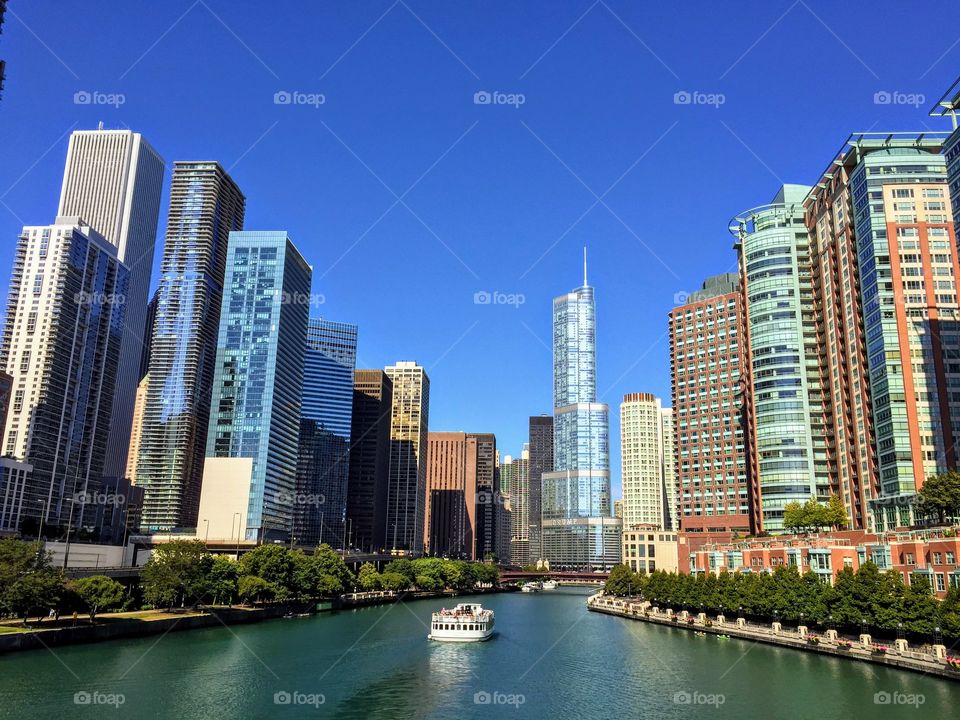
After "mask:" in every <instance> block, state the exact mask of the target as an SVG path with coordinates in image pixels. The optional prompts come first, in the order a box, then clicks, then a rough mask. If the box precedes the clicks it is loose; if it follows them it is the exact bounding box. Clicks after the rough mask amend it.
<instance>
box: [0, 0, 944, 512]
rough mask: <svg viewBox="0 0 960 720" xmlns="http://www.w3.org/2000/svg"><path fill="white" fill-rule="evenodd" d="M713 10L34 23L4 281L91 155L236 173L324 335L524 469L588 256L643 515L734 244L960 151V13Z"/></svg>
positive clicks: (23, 67) (624, 5)
mask: <svg viewBox="0 0 960 720" xmlns="http://www.w3.org/2000/svg"><path fill="white" fill-rule="evenodd" d="M719 5H720V4H718V3H713V2H687V3H682V4H674V3H639V2H623V1H618V0H601V1H598V2H593V0H576V1H574V0H569V1H564V2H523V3H515V2H505V1H504V2H449V1H448V2H439V1H432V0H400V1H397V2H394V1H393V0H375V1H374V0H370V1H364V0H361V1H358V2H310V3H306V2H303V3H294V2H283V1H281V0H277V1H275V2H271V3H269V4H264V3H263V2H248V1H247V0H231V1H230V2H227V1H225V0H170V1H169V2H164V3H148V2H133V1H131V2H123V3H121V2H107V1H106V0H99V1H97V0H92V1H90V2H82V3H81V2H65V1H64V2H53V1H52V0H49V1H48V0H32V1H31V2H20V1H18V0H11V2H10V6H9V9H8V12H7V22H6V27H5V28H4V33H3V35H2V36H0V57H2V58H4V59H6V60H7V82H6V90H5V92H4V97H3V100H2V101H0V138H2V140H0V203H2V204H0V235H2V236H3V237H5V238H7V241H6V242H4V243H2V244H0V268H2V271H0V272H2V273H3V274H7V273H8V268H9V266H10V260H11V253H12V248H13V246H14V241H15V238H16V236H17V233H18V231H19V229H20V227H21V226H22V225H23V224H41V223H47V222H51V221H52V220H53V215H54V213H55V211H56V201H57V197H58V193H59V189H60V177H61V173H62V168H63V161H64V157H65V152H66V143H67V136H68V134H69V131H70V130H71V129H74V128H77V129H82V128H93V127H96V124H97V122H98V121H100V120H102V121H103V122H104V124H105V126H106V127H129V128H131V129H134V130H136V131H138V132H141V133H143V134H144V136H145V137H146V138H147V139H148V140H149V141H150V143H151V144H152V145H153V146H154V147H155V148H156V149H157V150H158V151H159V152H160V154H161V155H162V156H163V157H164V158H165V159H166V161H167V162H168V164H172V162H173V161H174V160H197V159H216V160H219V161H220V162H222V163H223V164H224V165H225V166H226V167H229V168H231V170H230V172H231V174H232V175H233V177H234V178H235V180H236V181H237V183H238V184H239V185H240V187H241V188H242V189H243V191H244V192H245V193H246V196H247V222H246V226H247V228H249V229H285V230H288V231H289V232H290V234H291V236H292V237H293V238H294V241H295V242H296V243H297V245H298V247H299V248H300V250H301V251H302V252H303V254H304V255H305V256H306V257H307V259H308V260H309V261H310V262H311V263H312V265H313V267H314V280H313V285H314V292H316V293H318V294H322V295H323V297H324V300H325V302H324V304H323V305H322V306H321V307H320V308H319V311H320V313H321V314H322V315H323V316H325V317H328V318H330V319H335V320H341V321H347V322H354V323H357V324H358V325H359V326H360V347H359V362H360V363H362V365H363V366H367V367H379V366H383V365H385V364H389V363H392V362H394V361H396V360H401V359H410V360H416V361H418V362H420V363H421V364H423V365H425V366H426V367H427V368H428V371H429V374H430V377H431V380H432V397H431V407H430V426H431V428H432V429H436V430H466V431H475V432H495V433H496V434H497V437H498V440H499V445H500V448H501V452H504V453H510V454H514V455H515V454H517V453H518V452H519V450H520V446H521V444H522V442H523V441H524V440H525V436H526V424H527V416H528V415H531V414H539V413H549V412H550V410H551V352H550V348H549V343H550V337H551V328H550V308H551V299H552V298H553V297H554V296H555V295H558V294H560V293H562V292H565V291H567V290H569V289H570V288H572V287H574V286H576V285H578V284H579V282H580V273H581V268H580V263H581V248H582V246H584V245H587V246H589V253H590V282H591V284H592V285H594V286H595V287H596V290H597V313H598V365H599V387H600V394H601V400H602V401H605V402H608V403H609V404H610V406H611V438H612V442H611V455H612V458H611V460H612V462H611V464H612V472H613V477H614V479H615V480H614V495H615V496H619V447H618V445H619V440H618V437H619V427H618V425H619V424H618V421H617V416H618V406H619V401H620V399H621V397H622V395H623V394H624V393H628V392H639V391H649V392H654V393H657V394H658V395H660V396H662V397H664V398H665V399H666V403H667V404H669V395H670V366H669V357H668V347H669V344H668V339H667V337H666V334H665V332H666V327H667V325H666V316H667V313H668V312H669V310H670V308H671V307H672V306H673V303H674V298H675V296H676V295H677V294H678V293H684V292H688V291H690V290H694V289H696V288H697V287H699V284H700V283H701V282H702V280H703V278H704V277H705V276H707V275H710V274H714V273H719V272H724V271H727V270H730V269H732V268H733V266H734V263H735V255H734V253H733V251H732V250H731V238H730V236H729V234H728V232H727V229H726V228H727V221H728V220H729V218H730V217H731V216H732V215H733V214H735V213H737V212H739V211H741V210H744V209H746V208H749V207H752V206H754V205H759V204H763V203H765V202H767V201H769V200H770V199H771V198H772V196H773V195H774V193H775V191H776V189H777V187H778V185H779V184H780V183H781V182H801V183H812V182H815V181H816V179H817V176H818V174H819V173H820V172H821V171H822V170H823V169H824V168H825V167H826V165H827V164H828V163H829V161H830V160H831V159H832V156H833V154H834V153H835V152H836V151H837V150H838V149H839V147H840V145H841V143H842V142H843V141H844V140H845V139H846V137H847V136H848V135H849V134H850V133H851V132H853V131H866V130H872V131H884V130H923V129H935V130H941V129H945V127H946V126H945V123H944V122H943V121H940V120H936V119H931V118H928V117H927V114H926V111H927V109H928V107H929V106H930V105H931V104H932V103H933V102H934V101H935V100H936V99H937V98H938V97H939V96H940V94H941V92H942V91H943V90H944V89H945V88H946V87H947V86H948V85H949V84H950V83H951V82H952V81H953V80H954V78H955V77H956V76H957V75H958V74H960V42H958V40H960V39H958V38H957V37H956V33H957V28H958V27H960V22H958V21H960V6H958V5H957V4H956V3H951V2H934V3H928V4H925V5H924V6H923V9H922V10H919V9H918V8H917V7H916V6H912V5H911V4H909V3H898V2H886V1H879V2H871V3H869V4H864V3H832V2H813V1H812V0H798V1H797V2H791V1H790V0H787V1H786V2H780V1H771V2H742V3H735V4H731V7H726V8H721V7H720V6H719ZM78 92H86V93H100V95H96V96H95V99H96V100H97V101H109V100H110V99H111V98H109V97H108V96H110V95H114V96H117V95H122V100H123V102H122V103H119V102H114V104H112V105H111V104H97V103H96V102H94V103H90V104H77V103H75V101H74V97H75V94H76V93H78ZM278 92H279V93H283V92H286V93H293V92H297V93H300V95H298V96H297V101H296V102H292V103H289V104H277V103H275V101H274V98H275V95H276V93H278ZM478 92H487V93H493V92H499V93H503V95H501V96H498V99H499V100H503V101H504V102H503V103H500V102H491V103H488V104H483V103H481V104H477V103H476V102H475V94H476V93H478ZM695 92H696V93H700V94H698V95H696V96H693V95H692V93H695ZM884 92H886V93H891V95H882V94H881V95H879V96H877V93H884ZM677 93H688V94H690V95H682V94H681V95H679V96H678V95H677ZM892 93H900V95H892ZM518 94H519V95H522V104H520V102H519V101H520V99H521V98H519V97H513V98H511V97H509V96H510V95H514V96H517V95H518ZM320 95H322V96H323V97H322V99H323V102H322V103H321V102H319V100H320V98H319V96H320ZM911 95H923V96H925V97H924V98H923V101H922V102H920V99H918V98H912V97H910V96H911ZM311 96H312V97H311ZM81 97H82V96H81ZM282 97H283V96H281V98H282ZM687 98H693V101H692V102H689V103H684V102H682V100H684V99H687ZM119 99H120V98H116V97H115V98H113V100H115V101H116V100H119ZM481 99H483V96H481ZM878 99H879V102H878ZM885 99H892V102H883V101H884V100H885ZM677 100H680V101H681V102H677ZM509 101H512V102H509ZM918 104H919V107H917V105H918ZM168 185H169V173H168V178H167V186H168ZM167 186H165V188H164V208H163V210H162V211H161V229H160V234H159V236H158V239H162V237H163V226H164V224H165V217H166V200H167V197H166V195H167ZM161 252H162V250H161V243H160V242H159V240H158V248H157V253H156V264H155V271H154V283H156V277H157V269H156V268H157V267H158V266H159V260H160V257H161ZM484 291H486V292H493V291H498V292H500V293H503V294H504V296H498V297H500V298H501V299H508V297H507V296H510V295H513V296H521V297H522V300H523V302H522V304H517V303H514V304H495V303H490V304H477V303H475V301H474V297H475V294H476V293H478V292H484ZM514 299H517V298H514Z"/></svg>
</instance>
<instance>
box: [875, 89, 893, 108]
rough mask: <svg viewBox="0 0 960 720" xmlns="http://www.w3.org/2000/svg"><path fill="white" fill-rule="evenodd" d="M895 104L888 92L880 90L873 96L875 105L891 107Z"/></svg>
mask: <svg viewBox="0 0 960 720" xmlns="http://www.w3.org/2000/svg"><path fill="white" fill-rule="evenodd" d="M891 102H893V96H892V95H891V94H890V93H889V92H887V91H886V90H879V91H877V92H875V93H874V94H873V104H874V105H889V104H890V103H891Z"/></svg>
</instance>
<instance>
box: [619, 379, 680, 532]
mask: <svg viewBox="0 0 960 720" xmlns="http://www.w3.org/2000/svg"><path fill="white" fill-rule="evenodd" d="M672 425H673V413H672V412H671V411H670V409H669V408H666V409H665V408H663V407H661V405H660V398H658V397H655V396H653V395H652V394H650V393H630V394H628V395H624V396H623V402H622V403H621V404H620V461H621V463H622V472H621V482H622V483H623V525H624V527H632V526H634V525H653V526H655V527H657V528H659V529H661V530H675V529H676V528H675V527H673V523H675V521H676V500H677V492H676V486H677V478H676V473H674V472H673V471H672V470H673V466H674V465H673V443H672V442H671V441H672V438H673V427H672Z"/></svg>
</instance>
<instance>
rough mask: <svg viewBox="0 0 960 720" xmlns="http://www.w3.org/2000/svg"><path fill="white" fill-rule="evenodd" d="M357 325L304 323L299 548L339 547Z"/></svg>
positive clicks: (343, 539) (344, 528) (343, 532)
mask: <svg viewBox="0 0 960 720" xmlns="http://www.w3.org/2000/svg"><path fill="white" fill-rule="evenodd" d="M356 364H357V326H356V325H350V324H347V323H340V322H333V321H331V320H323V319H321V318H310V323H309V325H308V326H307V346H306V353H305V355H304V360H303V404H302V408H301V411H300V414H301V420H300V443H299V444H300V451H299V459H298V461H297V492H296V498H295V504H294V523H293V535H294V539H295V540H296V542H298V543H301V544H304V545H318V544H320V543H329V544H330V545H331V546H335V547H341V546H343V545H344V543H349V542H350V541H351V539H352V535H353V528H352V527H349V526H348V523H347V480H348V477H349V474H350V420H351V414H352V412H353V371H354V368H355V366H356Z"/></svg>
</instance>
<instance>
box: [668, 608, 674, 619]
mask: <svg viewBox="0 0 960 720" xmlns="http://www.w3.org/2000/svg"><path fill="white" fill-rule="evenodd" d="M667 617H673V609H672V608H667Z"/></svg>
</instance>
